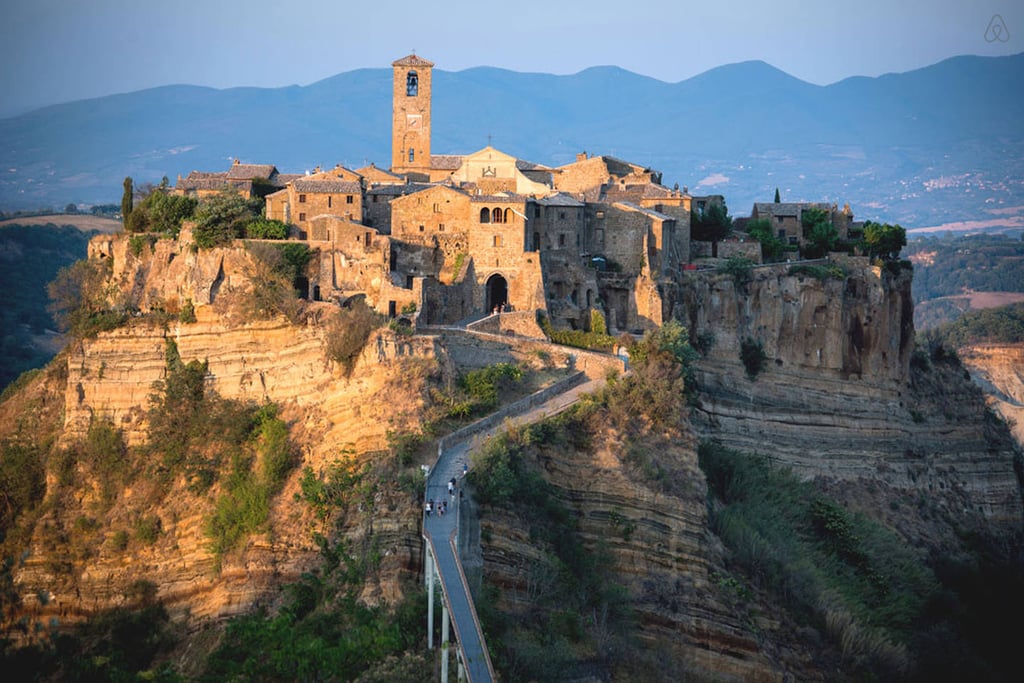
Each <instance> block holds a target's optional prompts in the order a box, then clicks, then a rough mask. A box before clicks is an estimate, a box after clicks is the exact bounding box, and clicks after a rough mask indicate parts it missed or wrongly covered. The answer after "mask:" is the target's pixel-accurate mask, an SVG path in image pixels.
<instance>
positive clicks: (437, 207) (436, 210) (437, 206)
mask: <svg viewBox="0 0 1024 683" xmlns="http://www.w3.org/2000/svg"><path fill="white" fill-rule="evenodd" d="M434 213H441V205H440V204H438V203H437V202H434Z"/></svg>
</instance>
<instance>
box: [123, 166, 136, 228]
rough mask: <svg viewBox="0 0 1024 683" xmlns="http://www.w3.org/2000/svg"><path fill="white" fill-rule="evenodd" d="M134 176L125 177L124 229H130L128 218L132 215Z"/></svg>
mask: <svg viewBox="0 0 1024 683" xmlns="http://www.w3.org/2000/svg"><path fill="white" fill-rule="evenodd" d="M132 192H133V188H132V177H131V176H128V177H127V178H125V179H124V194H122V195H121V221H122V225H123V226H124V229H125V230H127V229H128V219H129V218H130V217H131V215H132V208H133V204H132Z"/></svg>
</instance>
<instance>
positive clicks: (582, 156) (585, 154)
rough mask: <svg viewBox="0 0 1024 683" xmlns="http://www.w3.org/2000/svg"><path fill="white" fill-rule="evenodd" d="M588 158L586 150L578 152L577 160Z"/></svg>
mask: <svg viewBox="0 0 1024 683" xmlns="http://www.w3.org/2000/svg"><path fill="white" fill-rule="evenodd" d="M586 160H587V153H586V152H585V151H584V152H578V153H577V154H576V161H586Z"/></svg>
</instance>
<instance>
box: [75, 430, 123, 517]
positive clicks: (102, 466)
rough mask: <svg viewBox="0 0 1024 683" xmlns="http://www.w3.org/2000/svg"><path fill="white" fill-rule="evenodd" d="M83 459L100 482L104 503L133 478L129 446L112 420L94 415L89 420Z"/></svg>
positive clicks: (111, 498)
mask: <svg viewBox="0 0 1024 683" xmlns="http://www.w3.org/2000/svg"><path fill="white" fill-rule="evenodd" d="M81 451H82V460H83V461H84V462H85V463H86V464H87V465H88V466H89V469H90V470H91V471H92V472H93V474H94V475H95V476H96V478H97V479H98V481H99V484H100V492H101V495H102V497H103V500H104V502H107V503H110V502H112V501H113V500H114V498H116V497H117V495H118V493H119V492H120V491H121V489H123V488H124V486H125V484H127V483H128V481H129V479H130V474H131V471H130V467H129V464H128V449H127V447H126V446H125V443H124V438H123V436H122V434H121V430H119V429H117V428H116V427H114V424H113V423H112V422H110V421H109V420H102V419H98V418H96V417H94V418H93V419H92V421H91V422H90V423H89V431H88V432H87V433H86V437H85V443H84V444H83V445H82V449H81Z"/></svg>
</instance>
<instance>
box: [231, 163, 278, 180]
mask: <svg viewBox="0 0 1024 683" xmlns="http://www.w3.org/2000/svg"><path fill="white" fill-rule="evenodd" d="M276 173H277V168H275V167H274V165H273V164H232V165H231V168H230V169H229V170H228V174H227V175H228V178H230V179H232V180H252V179H253V178H268V179H269V178H270V177H271V176H273V175H274V174H276Z"/></svg>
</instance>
